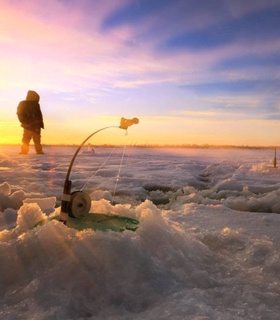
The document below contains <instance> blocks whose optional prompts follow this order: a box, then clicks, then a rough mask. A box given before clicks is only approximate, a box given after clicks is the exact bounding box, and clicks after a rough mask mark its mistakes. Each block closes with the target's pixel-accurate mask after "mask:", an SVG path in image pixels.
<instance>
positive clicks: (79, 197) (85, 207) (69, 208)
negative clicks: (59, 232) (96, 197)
mask: <svg viewBox="0 0 280 320" xmlns="http://www.w3.org/2000/svg"><path fill="white" fill-rule="evenodd" d="M137 123H139V120H138V119H137V118H133V119H126V118H121V121H120V125H119V126H110V127H105V128H102V129H100V130H97V131H95V132H94V133H92V134H91V135H90V136H88V137H87V138H86V139H85V140H84V141H83V142H82V143H81V145H80V146H79V147H78V149H77V150H76V152H75V154H74V156H73V158H72V160H71V162H70V165H69V168H68V171H67V174H66V179H65V182H64V189H63V195H62V200H61V211H60V216H59V220H60V221H61V222H63V223H65V224H66V222H67V219H68V216H70V217H72V218H83V217H85V216H86V215H87V214H88V213H89V211H90V208H91V199H90V196H89V195H88V194H87V193H85V192H83V191H74V192H71V186H72V182H71V181H70V180H69V177H70V173H71V169H72V167H73V164H74V161H75V159H76V157H77V155H78V153H79V151H80V150H81V148H82V147H83V145H84V144H85V143H86V142H87V141H88V140H89V139H90V138H91V137H92V136H93V135H95V134H96V133H98V132H100V131H102V130H105V129H108V128H120V129H124V130H127V128H128V127H129V126H131V125H133V124H137Z"/></svg>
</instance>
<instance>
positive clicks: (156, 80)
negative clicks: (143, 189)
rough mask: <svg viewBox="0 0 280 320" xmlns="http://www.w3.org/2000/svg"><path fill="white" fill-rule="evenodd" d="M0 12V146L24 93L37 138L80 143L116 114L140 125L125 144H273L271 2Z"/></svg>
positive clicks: (149, 2) (131, 0)
mask: <svg viewBox="0 0 280 320" xmlns="http://www.w3.org/2000/svg"><path fill="white" fill-rule="evenodd" d="M0 6H1V19H0V30H1V31H0V45H1V51H0V57H1V59H0V72H1V80H0V94H1V96H0V110H1V119H2V121H0V130H2V134H1V139H0V143H5V142H12V143H16V142H17V141H18V142H19V143H20V136H21V128H20V127H19V124H18V121H17V118H16V116H15V110H16V106H17V104H18V102H19V101H20V100H23V99H24V98H25V95H26V92H27V90H29V89H33V90H36V91H38V93H39V94H40V96H41V107H42V111H43V113H44V118H45V123H46V130H45V131H44V132H43V137H42V139H43V141H45V142H46V143H79V142H81V141H82V140H83V139H84V138H85V137H86V136H87V135H89V134H90V133H91V132H93V131H95V130H97V129H100V128H101V127H103V126H108V125H115V124H118V122H119V119H120V117H122V116H125V117H128V118H129V117H138V118H139V119H140V123H139V125H137V127H136V126H135V127H133V128H131V130H129V135H128V137H129V139H128V143H133V144H134V143H136V144H142V143H151V144H218V145H221V144H234V145H280V143H279V133H278V132H279V120H280V117H279V110H280V102H279V101H280V100H279V96H280V94H279V82H280V68H279V67H280V58H279V57H280V37H279V35H280V31H279V30H280V1H279V0H266V1H263V0H261V1H260V0H254V1H253V0H246V1H244V0H230V1H229V0H220V1H218V0H211V1H209V0H193V1H192V0H157V1H156V0H115V1H111V0H103V1H101V0H99V1H97V0H68V1H66V0H65V1H63V0H61V1H55V0H52V1H43V0H37V1H32V0H21V1H19V0H13V1H10V0H0ZM96 139H97V140H96V141H94V142H96V143H123V141H127V138H123V133H122V132H116V133H114V134H113V135H112V134H111V133H108V134H107V133H104V134H102V135H101V136H100V137H96ZM125 143H126V142H125Z"/></svg>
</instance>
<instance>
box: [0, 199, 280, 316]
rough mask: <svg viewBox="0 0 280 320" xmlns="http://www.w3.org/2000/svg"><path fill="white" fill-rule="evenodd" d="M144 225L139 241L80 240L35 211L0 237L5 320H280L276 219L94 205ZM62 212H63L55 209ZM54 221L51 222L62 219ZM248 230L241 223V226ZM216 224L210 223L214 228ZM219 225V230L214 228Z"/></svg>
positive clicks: (129, 237)
mask: <svg viewBox="0 0 280 320" xmlns="http://www.w3.org/2000/svg"><path fill="white" fill-rule="evenodd" d="M92 208H94V209H96V210H99V211H100V212H107V210H111V211H112V212H113V213H119V212H122V213H125V214H126V215H128V216H131V217H135V218H136V217H137V218H138V219H139V220H140V227H139V228H138V230H137V231H136V232H130V231H125V232H123V233H114V232H100V231H98V232H94V231H92V230H84V231H81V232H78V231H76V230H74V229H69V228H67V227H66V226H65V225H63V224H62V223H60V222H58V221H54V220H52V221H51V222H48V223H47V224H44V225H42V226H38V227H36V228H34V226H35V225H36V224H37V223H38V222H39V221H40V220H41V219H45V218H46V217H47V215H46V214H45V213H44V212H43V211H42V210H41V208H40V207H39V205H38V204H36V203H26V204H24V205H23V206H22V207H21V208H20V209H19V210H18V215H17V220H16V227H15V228H14V229H12V230H5V231H2V232H1V233H0V254H1V256H2V257H5V259H1V264H0V269H1V270H0V271H1V272H0V281H1V283H2V284H3V285H2V287H1V289H0V290H1V297H2V298H1V299H0V304H1V311H0V316H1V317H2V318H5V319H27V318H30V316H31V315H32V314H36V318H38V319H87V318H89V319H90V318H93V319H131V318H133V319H139V320H140V319H146V318H147V319H166V320H167V319H170V318H172V319H277V317H278V316H279V312H280V304H279V302H280V301H279V284H278V281H277V279H278V275H279V272H280V259H279V258H280V257H279V247H280V243H279V242H278V244H277V242H275V241H274V240H275V238H276V235H278V233H279V227H280V219H279V217H280V216H279V215H271V216H267V215H264V214H259V215H258V218H256V219H255V223H252V220H253V218H252V215H253V213H239V214H238V215H239V216H237V217H236V220H237V221H235V223H232V215H233V214H234V212H233V211H232V210H231V209H226V208H224V207H223V206H222V205H218V206H217V205H211V206H202V205H198V204H195V203H192V204H185V205H183V206H182V207H181V210H180V211H178V212H175V211H171V212H170V211H163V210H160V209H158V208H157V207H156V206H155V205H154V204H153V203H151V202H150V201H149V200H147V201H145V202H144V203H142V204H140V205H138V206H137V207H135V208H134V207H131V206H130V205H117V206H112V205H110V203H109V202H108V201H106V200H100V201H93V202H92ZM58 209H59V208H58ZM57 213H58V212H55V213H54V214H57ZM241 215H242V217H244V220H243V221H242V217H241ZM211 221H212V223H211ZM213 221H215V222H214V223H213Z"/></svg>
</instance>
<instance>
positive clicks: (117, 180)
mask: <svg viewBox="0 0 280 320" xmlns="http://www.w3.org/2000/svg"><path fill="white" fill-rule="evenodd" d="M125 151H126V146H125V145H124V146H123V154H122V158H121V162H120V165H119V171H118V174H117V176H116V183H115V189H114V192H113V197H112V202H113V203H114V198H115V195H116V191H117V186H118V183H119V180H120V173H121V169H122V165H123V159H124V155H125Z"/></svg>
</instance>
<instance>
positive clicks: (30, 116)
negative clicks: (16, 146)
mask: <svg viewBox="0 0 280 320" xmlns="http://www.w3.org/2000/svg"><path fill="white" fill-rule="evenodd" d="M39 100H40V96H39V94H38V93H37V92H35V91H32V90H29V91H28V92H27V96H26V100H23V101H21V102H20V103H19V105H18V107H17V116H18V119H19V121H20V123H21V126H22V127H23V136H22V146H21V152H20V154H27V153H28V151H29V143H30V140H31V139H33V142H34V146H35V150H36V153H37V154H44V152H43V149H42V145H41V129H44V121H43V115H42V112H41V108H40V104H39Z"/></svg>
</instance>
